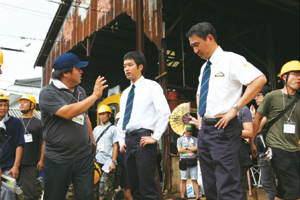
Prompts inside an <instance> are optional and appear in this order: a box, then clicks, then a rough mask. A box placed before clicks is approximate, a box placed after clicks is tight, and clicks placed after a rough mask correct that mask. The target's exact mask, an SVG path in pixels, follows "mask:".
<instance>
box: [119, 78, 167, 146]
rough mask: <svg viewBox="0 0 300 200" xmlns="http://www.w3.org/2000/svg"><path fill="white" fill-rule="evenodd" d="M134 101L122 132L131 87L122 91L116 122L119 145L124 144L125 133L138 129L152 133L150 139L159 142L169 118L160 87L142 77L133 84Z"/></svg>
mask: <svg viewBox="0 0 300 200" xmlns="http://www.w3.org/2000/svg"><path fill="white" fill-rule="evenodd" d="M134 85H135V89H134V100H133V107H132V112H131V117H130V120H129V123H128V124H127V126H126V130H122V125H123V119H124V113H125V107H126V102H127V97H128V94H129V91H130V89H131V86H132V83H131V85H130V86H129V87H128V88H126V90H124V92H123V93H122V96H121V99H120V120H119V122H118V125H117V128H118V140H119V145H120V146H122V145H123V144H125V134H126V132H131V131H134V130H137V129H140V128H145V129H150V130H152V131H153V135H152V138H154V139H155V140H159V139H160V137H161V135H162V134H163V133H164V132H165V130H166V128H167V126H168V123H169V120H170V119H169V117H170V114H171V112H170V108H169V105H168V102H167V100H166V98H165V96H164V94H163V90H162V88H161V86H160V85H159V84H158V83H157V82H155V81H152V80H149V79H145V78H144V77H143V76H142V77H141V78H139V79H138V80H137V81H136V82H135V84H134Z"/></svg>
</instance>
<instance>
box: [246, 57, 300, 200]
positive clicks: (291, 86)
mask: <svg viewBox="0 0 300 200" xmlns="http://www.w3.org/2000/svg"><path fill="white" fill-rule="evenodd" d="M279 76H280V78H281V79H282V80H283V81H284V87H283V88H282V89H278V90H273V91H272V92H269V93H268V94H267V95H266V96H265V97H264V99H263V100H262V102H261V104H260V105H259V107H258V109H257V112H256V114H255V119H254V126H253V130H254V135H253V137H252V140H251V149H252V155H253V156H254V157H256V156H257V149H256V146H255V144H254V139H255V136H256V135H257V133H258V129H259V127H260V124H261V121H262V119H263V118H264V116H266V117H267V121H268V122H269V121H271V120H272V119H274V118H276V117H277V116H279V114H280V113H282V111H283V110H284V109H285V108H286V107H287V106H289V105H292V107H291V109H289V110H288V111H287V112H286V113H285V114H284V115H283V116H282V117H281V118H280V119H278V120H277V121H276V122H275V123H274V124H273V125H272V126H271V127H270V129H269V130H268V133H267V136H266V143H267V146H268V147H269V148H268V151H267V152H266V154H267V157H268V159H271V164H272V167H273V169H274V172H275V174H276V177H277V179H278V185H277V188H276V197H277V198H278V199H298V200H299V199H300V176H299V173H300V171H299V170H300V164H299V162H300V161H299V156H300V155H299V154H300V151H299V143H298V141H299V138H300V130H299V127H300V118H299V117H300V103H299V88H300V62H299V61H297V60H293V61H290V62H287V63H285V64H284V65H283V66H282V68H281V71H280V74H279ZM297 99H298V100H297ZM294 100H297V101H296V102H295V103H294ZM291 103H293V104H291Z"/></svg>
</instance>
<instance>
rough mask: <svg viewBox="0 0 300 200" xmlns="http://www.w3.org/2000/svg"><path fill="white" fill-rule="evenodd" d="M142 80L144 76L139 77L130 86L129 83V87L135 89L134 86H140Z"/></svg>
mask: <svg viewBox="0 0 300 200" xmlns="http://www.w3.org/2000/svg"><path fill="white" fill-rule="evenodd" d="M144 80H145V78H144V76H141V77H140V78H139V79H138V80H137V81H136V82H135V83H134V84H132V82H131V84H130V86H132V85H135V87H136V86H138V85H140V84H142V82H143V81H144Z"/></svg>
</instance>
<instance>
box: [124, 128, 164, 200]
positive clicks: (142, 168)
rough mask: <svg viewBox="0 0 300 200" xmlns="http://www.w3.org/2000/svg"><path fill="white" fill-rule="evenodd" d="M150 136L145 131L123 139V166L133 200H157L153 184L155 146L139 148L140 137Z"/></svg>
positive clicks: (154, 184)
mask: <svg viewBox="0 0 300 200" xmlns="http://www.w3.org/2000/svg"><path fill="white" fill-rule="evenodd" d="M150 135H151V131H148V130H145V131H143V132H142V133H139V134H136V135H131V136H128V135H126V138H125V143H126V146H127V149H126V156H125V166H126V171H127V175H128V179H129V186H130V190H131V194H132V196H133V199H134V200H147V199H155V200H157V199H158V191H157V186H156V182H155V170H156V156H157V145H156V144H147V145H146V146H145V147H144V148H142V147H140V140H141V137H142V136H150Z"/></svg>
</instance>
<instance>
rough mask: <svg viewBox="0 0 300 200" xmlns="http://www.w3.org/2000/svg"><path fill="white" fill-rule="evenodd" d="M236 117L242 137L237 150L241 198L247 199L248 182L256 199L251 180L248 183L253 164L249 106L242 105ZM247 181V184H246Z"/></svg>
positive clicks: (251, 125)
mask: <svg viewBox="0 0 300 200" xmlns="http://www.w3.org/2000/svg"><path fill="white" fill-rule="evenodd" d="M237 117H238V119H239V121H240V123H241V125H242V127H243V130H242V139H241V147H240V151H239V159H240V166H241V187H242V190H243V200H247V185H248V184H250V187H251V195H252V198H253V199H255V200H257V198H258V197H257V193H256V189H255V187H254V186H253V182H252V180H251V179H250V183H248V178H247V177H248V176H247V174H248V170H249V168H250V167H251V166H252V165H253V162H252V160H251V157H250V155H251V149H250V145H249V143H248V141H249V139H251V138H252V135H253V123H252V116H251V112H250V110H249V108H248V107H247V106H244V107H243V108H242V109H241V110H240V111H239V112H238V114H237ZM247 183H248V184H247Z"/></svg>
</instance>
